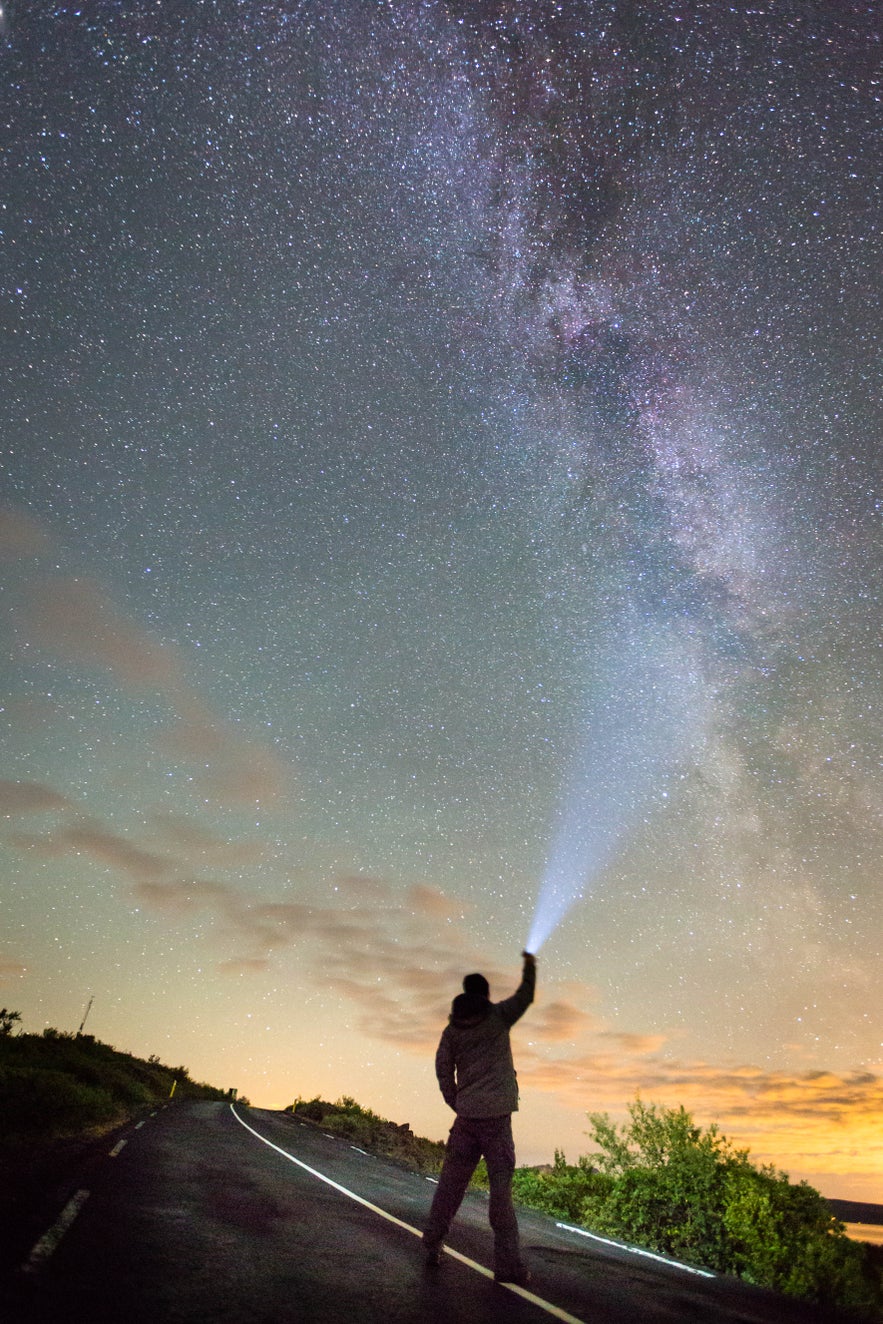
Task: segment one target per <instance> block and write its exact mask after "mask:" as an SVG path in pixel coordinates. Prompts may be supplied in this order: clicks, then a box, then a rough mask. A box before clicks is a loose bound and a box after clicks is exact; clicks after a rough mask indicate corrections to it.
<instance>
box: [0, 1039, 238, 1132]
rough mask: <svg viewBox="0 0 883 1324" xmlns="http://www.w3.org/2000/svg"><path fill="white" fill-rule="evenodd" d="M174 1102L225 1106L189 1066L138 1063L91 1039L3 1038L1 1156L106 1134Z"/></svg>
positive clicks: (221, 1092)
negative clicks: (200, 1101)
mask: <svg viewBox="0 0 883 1324" xmlns="http://www.w3.org/2000/svg"><path fill="white" fill-rule="evenodd" d="M174 1082H177V1083H176V1084H175V1087H174V1097H175V1098H177V1099H181V1098H185V1099H193V1098H200V1099H222V1098H224V1097H225V1091H224V1090H220V1089H216V1088H214V1087H213V1086H211V1085H202V1084H198V1083H197V1082H196V1081H193V1080H191V1079H190V1074H189V1072H188V1070H187V1068H186V1067H168V1066H164V1065H163V1063H162V1062H160V1060H159V1058H158V1057H151V1058H148V1059H147V1061H144V1060H143V1059H142V1058H138V1057H133V1056H132V1054H131V1053H121V1052H118V1050H117V1049H115V1048H111V1047H110V1045H109V1044H103V1043H100V1042H99V1040H97V1039H95V1038H94V1037H93V1036H92V1035H90V1034H78V1035H73V1034H62V1033H61V1032H59V1031H58V1030H44V1031H43V1033H42V1034H20V1035H12V1034H0V1149H6V1150H8V1149H15V1148H19V1147H22V1146H23V1145H25V1146H27V1145H32V1144H35V1143H37V1144H41V1143H44V1142H47V1141H52V1140H57V1139H59V1138H63V1137H65V1136H73V1135H82V1134H83V1133H84V1132H88V1131H91V1130H95V1129H99V1128H103V1129H106V1128H109V1127H112V1126H114V1125H116V1124H117V1123H119V1122H122V1121H124V1120H125V1119H126V1118H127V1117H131V1116H132V1114H133V1113H135V1112H137V1111H139V1110H140V1109H142V1108H147V1107H150V1106H152V1105H154V1104H157V1103H161V1102H165V1101H166V1100H167V1099H168V1098H169V1097H170V1095H171V1093H172V1086H173V1083H174Z"/></svg>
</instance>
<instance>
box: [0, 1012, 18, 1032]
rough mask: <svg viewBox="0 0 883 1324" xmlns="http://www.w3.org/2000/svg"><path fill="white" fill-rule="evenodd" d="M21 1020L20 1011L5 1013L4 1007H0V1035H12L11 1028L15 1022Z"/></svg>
mask: <svg viewBox="0 0 883 1324" xmlns="http://www.w3.org/2000/svg"><path fill="white" fill-rule="evenodd" d="M20 1020H21V1012H20V1011H7V1009H6V1008H5V1007H0V1034H2V1035H10V1034H12V1029H13V1026H14V1025H15V1023H16V1021H20Z"/></svg>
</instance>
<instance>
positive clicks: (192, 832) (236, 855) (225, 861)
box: [151, 814, 264, 869]
mask: <svg viewBox="0 0 883 1324" xmlns="http://www.w3.org/2000/svg"><path fill="white" fill-rule="evenodd" d="M151 821H152V822H153V824H154V825H155V827H156V828H157V830H158V831H159V834H160V836H161V837H162V838H163V839H164V840H165V841H167V842H168V843H169V845H170V847H172V848H174V849H175V850H176V851H180V852H181V853H183V854H184V855H185V856H186V857H187V858H188V859H189V858H194V857H198V858H199V859H200V860H202V861H203V862H204V863H206V864H211V865H216V866H218V867H220V868H225V869H241V868H242V867H243V866H245V865H249V864H257V863H258V862H259V861H260V860H261V859H262V858H263V854H264V848H263V846H262V845H261V843H260V842H259V841H229V840H227V839H226V838H224V837H219V836H217V835H216V834H215V833H214V832H207V831H206V830H205V828H202V827H198V826H197V825H196V824H195V823H191V822H190V821H189V820H188V819H186V818H181V817H179V816H178V815H176V814H154V815H152V818H151Z"/></svg>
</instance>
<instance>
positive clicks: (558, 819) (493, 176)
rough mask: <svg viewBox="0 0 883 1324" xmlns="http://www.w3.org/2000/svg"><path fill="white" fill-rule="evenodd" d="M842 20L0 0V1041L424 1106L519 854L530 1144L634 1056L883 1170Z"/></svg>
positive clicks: (857, 15)
mask: <svg viewBox="0 0 883 1324" xmlns="http://www.w3.org/2000/svg"><path fill="white" fill-rule="evenodd" d="M880 37H881V23H880V16H879V10H878V8H877V6H876V5H874V4H870V3H858V2H853V0H838V3H836V4H832V3H830V0H779V2H777V3H774V2H773V0H758V3H756V4H753V5H751V6H747V5H742V4H726V3H722V0H686V2H685V3H676V2H675V0H562V2H561V3H556V2H555V0H469V2H468V3H467V0H447V2H446V0H273V3H269V2H268V0H247V2H246V0H239V2H238V3H234V2H233V0H229V3H224V4H222V3H220V0H217V2H215V0H188V3H186V4H180V3H175V2H174V0H150V3H148V0H126V2H125V3H122V2H120V0H84V2H83V3H80V4H68V3H64V4H52V3H47V2H44V0H28V3H25V2H24V0H19V2H18V3H16V0H11V3H4V5H3V11H2V17H0V67H2V78H0V85H2V91H0V123H2V139H3V144H4V158H5V159H4V165H3V167H2V170H3V175H2V179H3V184H2V194H0V244H2V266H0V306H2V317H3V326H4V331H3V339H2V381H3V386H2V391H0V499H2V510H0V561H2V569H3V576H2V587H3V594H2V621H3V640H4V683H3V686H2V707H3V711H2V714H0V718H2V722H3V750H4V755H3V764H2V768H0V815H2V817H0V856H2V874H0V1002H2V1003H4V1004H5V1005H7V1006H9V1007H13V1008H16V1009H19V1010H20V1011H21V1013H22V1017H23V1024H24V1028H25V1029H26V1030H27V1031H31V1032H33V1031H39V1030H40V1029H41V1028H42V1027H43V1026H46V1025H50V1026H55V1027H58V1028H61V1029H70V1030H75V1029H76V1028H77V1026H78V1024H79V1022H80V1020H81V1018H82V1015H83V1011H84V1009H85V1006H86V1003H87V1001H88V999H89V998H90V997H94V1005H93V1007H92V1010H91V1011H90V1015H89V1020H88V1023H87V1027H86V1028H87V1030H89V1031H91V1032H92V1033H94V1034H95V1035H97V1036H98V1037H99V1038H101V1039H103V1040H105V1041H106V1042H110V1043H114V1044H115V1045H116V1046H117V1047H118V1048H124V1049H128V1050H131V1051H133V1052H136V1053H139V1054H143V1055H147V1054H149V1053H157V1054H159V1055H160V1057H161V1058H162V1059H163V1060H164V1061H166V1062H169V1063H172V1064H174V1063H178V1062H184V1063H186V1064H187V1065H188V1066H189V1068H190V1070H191V1072H192V1074H193V1075H194V1076H195V1077H196V1078H198V1079H203V1080H208V1081H211V1082H212V1083H214V1084H219V1085H235V1086H237V1087H238V1088H239V1090H240V1091H241V1092H244V1093H246V1094H247V1095H248V1096H249V1097H250V1098H251V1100H252V1102H254V1103H256V1104H259V1105H263V1106H267V1107H282V1106H284V1105H286V1104H288V1103H290V1102H291V1101H292V1100H293V1099H295V1098H296V1097H298V1096H301V1097H312V1096H313V1095H315V1094H317V1093H318V1094H321V1095H323V1096H324V1097H326V1098H332V1099H335V1098H337V1097H339V1096H340V1095H341V1094H350V1095H353V1096H355V1097H356V1098H357V1099H358V1100H359V1101H360V1102H361V1103H363V1104H364V1105H365V1106H369V1107H372V1108H374V1109H375V1110H376V1111H378V1112H380V1113H382V1114H383V1115H385V1116H389V1117H392V1118H393V1119H394V1120H396V1121H409V1122H410V1123H411V1125H412V1126H413V1127H414V1129H415V1130H417V1131H418V1132H420V1133H422V1134H426V1135H430V1136H432V1137H433V1138H436V1137H440V1136H443V1135H444V1134H445V1132H446V1129H447V1126H448V1123H449V1119H450V1114H449V1113H448V1111H447V1109H446V1108H445V1105H444V1104H443V1102H442V1100H441V1098H440V1095H439V1094H438V1092H437V1088H436V1084H435V1079H434V1074H433V1069H432V1058H433V1054H434V1049H435V1045H436V1042H437V1039H438V1035H439V1033H440V1031H441V1029H442V1027H443V1025H444V1023H445V1018H446V1015H447V1011H448V1007H449V1003H450V999H451V998H452V997H453V996H454V994H455V993H456V992H457V991H458V989H459V982H460V978H461V976H462V975H463V974H464V973H466V972H467V971H468V970H470V969H480V970H483V971H484V972H485V973H486V974H487V975H488V977H489V978H490V980H491V984H492V996H497V997H502V996H506V995H508V994H509V993H510V992H511V991H512V990H513V988H514V986H515V984H516V983H517V980H518V975H519V969H520V959H519V953H520V951H521V949H522V947H523V946H524V945H525V942H526V940H527V935H528V932H529V931H530V927H531V922H532V919H533V915H534V908H535V903H536V901H537V897H538V896H540V895H541V893H543V888H544V885H545V888H546V893H545V895H546V896H547V900H546V901H544V902H543V904H542V906H541V911H543V913H544V914H545V915H546V917H547V918H548V924H547V926H546V927H547V929H548V928H551V932H550V933H549V934H548V936H547V937H546V939H545V941H544V942H543V945H542V947H541V949H540V952H539V981H540V982H539V994H538V999H537V1003H536V1004H535V1006H534V1007H533V1008H532V1009H531V1010H530V1012H529V1013H528V1015H527V1016H526V1018H525V1020H524V1021H523V1022H522V1023H521V1024H520V1025H519V1026H518V1027H517V1029H516V1030H515V1031H514V1032H513V1038H514V1047H515V1053H516V1060H517V1065H518V1069H519V1080H520V1083H521V1089H522V1104H521V1112H520V1113H519V1116H518V1119H517V1127H516V1138H517V1142H518V1147H519V1157H520V1160H521V1161H523V1162H544V1161H549V1160H550V1159H551V1156H552V1151H553V1149H555V1148H563V1149H564V1150H565V1152H566V1154H567V1156H568V1158H570V1159H571V1160H572V1161H573V1160H575V1159H576V1157H577V1155H578V1154H580V1153H582V1152H585V1151H586V1149H587V1148H588V1147H589V1146H588V1140H587V1137H586V1131H587V1128H588V1122H587V1120H586V1114H587V1112H589V1111H597V1110H607V1111H610V1112H611V1113H613V1114H614V1115H615V1116H617V1117H621V1116H622V1115H623V1114H624V1111H625V1105H626V1103H627V1102H628V1101H629V1100H630V1099H633V1098H634V1097H635V1095H636V1094H637V1093H638V1092H640V1094H641V1096H642V1097H643V1098H644V1099H645V1100H646V1101H655V1102H660V1103H666V1104H670V1105H678V1104H681V1103H683V1104H684V1105H685V1106H686V1107H688V1108H689V1109H690V1110H691V1111H693V1112H694V1113H695V1115H696V1117H697V1119H698V1120H700V1121H702V1122H703V1123H707V1122H710V1121H712V1120H716V1121H718V1122H719V1123H720V1125H721V1127H722V1129H723V1130H724V1131H725V1133H726V1134H727V1135H729V1136H730V1137H731V1138H733V1139H734V1140H736V1141H738V1142H740V1143H742V1144H747V1145H749V1146H750V1147H751V1151H752V1155H753V1157H754V1158H755V1160H756V1161H765V1162H773V1163H775V1164H777V1166H779V1167H782V1168H784V1169H785V1170H786V1171H788V1172H790V1173H791V1174H792V1176H793V1177H794V1178H795V1179H797V1178H804V1177H805V1178H807V1179H809V1180H810V1181H811V1182H813V1184H815V1185H817V1186H819V1188H820V1189H822V1190H823V1191H824V1192H825V1193H826V1194H829V1195H832V1196H837V1195H839V1196H852V1197H854V1198H859V1199H872V1200H883V1140H881V1135H883V1127H881V1120H883V1043H881V1039H883V1035H881V1025H880V1017H879V1006H880V996H879V987H880V980H879V971H880V955H881V939H883V902H881V887H880V878H879V870H880V864H879V860H880V854H881V835H883V834H881V826H883V822H881V814H883V728H881V723H880V712H881V700H883V694H881V690H883V670H881V662H883V651H881V625H880V622H881V603H880V595H881V570H883V527H881V509H883V507H881V502H883V491H881V454H880V445H879V436H880V418H881V389H880V388H881V380H880V356H879V307H880V290H879V285H880V273H881V271H883V254H881V247H880V242H879V221H880V196H879V187H880V179H881V177H883V176H881V166H883V162H881V159H880V157H881V150H880V146H881V141H883V135H881V132H880V128H881V123H880V81H879V69H880ZM544 880H545V884H544ZM549 889H551V892H549ZM549 897H551V899H549Z"/></svg>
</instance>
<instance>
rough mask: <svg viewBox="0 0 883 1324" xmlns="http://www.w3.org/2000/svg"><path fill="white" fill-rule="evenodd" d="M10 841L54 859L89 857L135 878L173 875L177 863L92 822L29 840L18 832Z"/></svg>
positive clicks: (72, 825) (83, 822)
mask: <svg viewBox="0 0 883 1324" xmlns="http://www.w3.org/2000/svg"><path fill="white" fill-rule="evenodd" d="M10 840H11V841H12V843H13V844H14V845H16V846H18V847H19V849H22V850H33V851H36V852H37V854H39V855H45V856H47V857H48V858H50V859H53V858H57V857H59V856H62V855H88V856H90V857H91V858H92V859H94V860H97V861H98V862H99V863H101V864H106V865H109V866H110V867H111V868H113V869H118V870H121V871H122V872H124V873H128V874H131V875H132V876H133V877H134V878H155V877H156V876H157V875H159V876H162V875H163V874H167V873H169V872H170V871H171V870H172V868H173V861H171V860H169V859H168V858H167V857H166V856H164V855H158V854H156V852H154V851H148V850H143V849H142V848H141V847H140V846H135V845H133V844H132V843H131V842H130V841H127V840H126V838H125V837H120V836H118V835H117V834H116V833H114V832H108V831H107V830H106V829H105V828H102V827H100V826H99V825H98V824H97V823H95V822H93V821H92V820H91V819H84V820H83V821H81V822H80V823H75V824H71V825H70V826H68V827H62V828H59V829H58V830H57V831H55V832H51V833H48V834H47V835H46V836H42V837H27V836H25V835H24V834H23V833H18V834H15V835H14V836H12V837H11V838H10Z"/></svg>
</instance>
